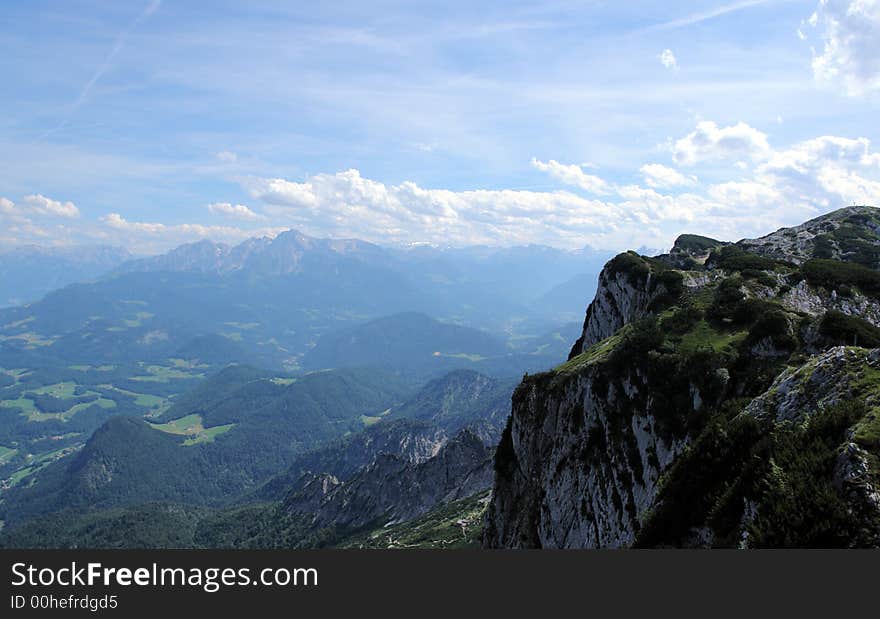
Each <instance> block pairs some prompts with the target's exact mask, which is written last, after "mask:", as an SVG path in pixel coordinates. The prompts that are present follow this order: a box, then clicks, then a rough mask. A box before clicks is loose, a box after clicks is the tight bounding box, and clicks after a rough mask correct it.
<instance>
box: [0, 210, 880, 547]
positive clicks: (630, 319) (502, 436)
mask: <svg viewBox="0 0 880 619" xmlns="http://www.w3.org/2000/svg"><path fill="white" fill-rule="evenodd" d="M588 253H589V252H588ZM573 256H576V258H572V257H573ZM596 257H597V256H595V255H592V254H590V257H589V258H586V254H583V253H582V254H577V255H576V254H565V253H564V252H556V251H555V250H548V249H547V248H536V247H528V248H515V249H511V250H490V249H487V248H470V249H462V250H454V251H452V250H440V249H436V248H430V247H417V248H409V249H405V250H404V249H388V248H381V247H378V246H375V245H371V244H368V243H362V242H359V241H327V240H316V239H310V238H309V237H306V236H304V235H300V234H298V233H295V232H290V233H286V234H283V235H280V236H279V237H277V238H276V239H256V240H252V241H248V242H246V243H244V244H242V245H239V246H235V247H229V246H225V245H216V244H212V243H207V242H205V243H199V244H194V245H190V246H184V247H182V248H179V249H178V250H175V251H173V252H170V253H169V254H166V255H164V256H160V257H155V258H149V259H139V260H136V261H129V262H126V263H123V264H121V265H119V266H117V267H116V268H115V270H114V271H113V272H112V273H110V274H108V275H106V276H105V277H103V278H100V279H99V280H98V281H96V282H92V283H87V284H75V285H71V286H68V287H67V288H64V289H62V290H60V291H56V292H53V293H50V294H49V295H47V296H46V297H45V298H44V299H43V300H42V301H39V302H36V303H33V304H31V305H30V306H28V307H19V308H13V309H10V310H4V311H3V312H0V316H2V317H3V320H0V322H2V323H4V324H5V326H4V327H2V339H0V347H2V348H0V407H2V408H0V477H3V489H2V493H0V519H2V520H3V521H4V526H3V528H2V530H0V546H3V547H19V548H20V547H77V546H88V547H107V548H129V547H147V548H159V547H195V548H315V547H346V548H351V547H356V548H364V547H366V548H403V547H426V548H461V547H475V546H479V545H482V546H484V547H487V548H627V547H651V548H654V547H688V548H690V547H734V548H765V547H876V546H878V545H880V494H878V488H880V465H878V462H880V438H878V437H880V421H878V419H880V417H878V414H880V410H878V406H880V354H878V347H880V211H878V209H876V208H873V207H848V208H845V209H840V210H838V211H834V212H832V213H829V214H827V215H824V216H822V217H819V218H816V219H813V220H811V221H808V222H805V223H804V224H802V225H800V226H796V227H793V228H783V229H780V230H777V231H776V232H773V233H771V234H768V235H766V236H764V237H761V238H758V239H743V240H740V241H737V242H731V241H723V240H716V239H713V238H710V237H705V236H699V235H695V234H686V235H682V236H680V237H679V238H678V239H677V240H676V242H675V244H674V246H673V247H672V248H671V250H670V251H669V252H668V253H663V254H660V255H654V256H649V255H645V254H644V253H640V252H636V251H630V252H625V253H621V254H618V255H617V256H615V257H612V258H611V259H610V260H607V261H604V267H603V268H602V269H601V271H600V272H598V274H597V275H596V277H595V281H593V278H592V277H591V276H590V271H589V268H588V266H589V264H585V263H582V264H581V265H580V267H578V266H575V265H573V264H569V262H568V260H569V259H573V260H575V261H576V260H580V259H585V260H586V262H587V263H589V262H590V261H591V260H593V259H595V258H596ZM569 267H570V268H569ZM579 268H580V269H582V270H580V271H578V269H579ZM590 268H591V267H590ZM542 273H545V274H546V273H552V276H547V277H544V278H543V279H540V277H541V275H540V274H542ZM535 278H538V280H536V279H535ZM517 280H521V281H519V282H518V281H517ZM576 288H577V289H580V293H578V292H576ZM594 289H595V294H594ZM133 292H136V295H134V294H133ZM578 294H580V298H581V299H582V302H581V309H582V307H583V304H584V303H585V302H586V299H587V298H588V297H590V296H592V297H593V300H592V302H591V303H589V305H588V306H587V309H586V316H585V317H584V320H583V323H582V324H577V323H573V322H572V321H571V315H570V312H561V313H560V312H557V311H556V309H553V308H552V307H550V306H553V305H554V304H555V303H559V304H560V305H565V306H566V307H568V306H570V305H571V304H573V303H575V302H576V299H577V298H578ZM249 295H251V296H249ZM490 299H491V301H490ZM541 304H546V305H547V306H548V307H544V308H542V307H541ZM248 320H249V321H250V322H247V321H248ZM279 351H283V352H279ZM547 368H550V369H547ZM4 476H5V477H4Z"/></svg>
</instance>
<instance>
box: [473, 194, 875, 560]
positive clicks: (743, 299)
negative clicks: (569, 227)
mask: <svg viewBox="0 0 880 619" xmlns="http://www.w3.org/2000/svg"><path fill="white" fill-rule="evenodd" d="M877 213H878V211H877V209H873V208H869V207H853V208H848V209H842V210H841V211H837V212H835V213H832V214H830V215H829V216H826V217H824V218H818V219H815V220H812V221H810V222H807V223H806V224H804V225H803V226H799V227H798V228H794V229H790V230H780V231H778V232H776V233H774V234H772V235H769V236H767V237H763V238H762V239H757V240H754V241H750V240H746V241H740V242H739V243H737V244H733V245H730V244H725V243H721V242H718V241H714V240H713V239H708V238H706V237H694V236H690V237H687V238H683V240H681V239H680V242H678V243H677V244H676V249H675V250H674V251H673V252H672V253H671V254H669V255H665V256H658V257H656V258H647V257H642V256H638V255H636V254H633V253H631V252H630V253H627V254H621V255H620V256H618V257H617V258H615V259H614V260H612V261H610V262H609V263H608V264H607V265H606V268H605V270H604V271H603V273H602V275H601V277H600V280H599V288H598V292H597V294H596V299H595V300H594V301H593V302H592V303H591V304H590V306H589V309H588V311H587V317H586V321H585V323H584V329H583V333H582V335H581V338H580V339H579V340H578V342H577V343H576V344H575V346H574V347H573V349H572V353H571V356H570V358H569V361H568V362H567V363H565V364H563V365H561V366H559V367H557V368H555V369H554V370H551V371H549V372H545V373H542V374H538V375H533V376H526V377H525V378H524V379H523V382H522V384H521V385H520V386H519V388H518V389H517V390H516V392H515V394H514V398H513V409H512V415H511V418H510V420H509V422H508V426H507V428H506V429H505V431H504V434H503V435H502V439H501V443H500V445H499V447H498V450H497V453H496V457H495V487H494V494H493V498H492V502H491V503H490V506H489V509H488V510H487V514H486V521H485V530H484V545H486V546H488V547H525V548H618V547H629V546H658V545H661V546H663V545H672V546H707V545H711V546H738V547H752V546H816V545H819V546H826V545H827V546H873V545H877V544H878V543H880V495H878V492H877V488H878V479H880V460H878V455H880V421H878V415H880V400H878V396H880V368H878V360H880V357H878V351H877V350H867V349H865V348H853V347H851V346H850V347H846V345H851V344H853V343H854V341H855V342H856V343H860V344H861V345H863V346H864V345H866V344H867V345H871V346H880V329H878V328H877V325H878V322H877V318H878V316H880V314H878V312H880V286H878V285H877V282H878V281H880V273H877V272H876V271H875V270H874V269H873V268H872V266H871V264H872V263H871V261H872V260H873V258H872V256H874V252H875V250H878V248H880V234H878V230H880V227H878V226H877V225H876V224H877V222H878V221H880V217H878V214H877ZM822 239H825V240H824V241H823V240H822ZM853 239H855V240H856V241H858V242H853Z"/></svg>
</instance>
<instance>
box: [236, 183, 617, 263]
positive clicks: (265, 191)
mask: <svg viewBox="0 0 880 619" xmlns="http://www.w3.org/2000/svg"><path fill="white" fill-rule="evenodd" d="M245 186H246V188H247V189H248V190H249V192H250V193H251V195H252V196H253V197H254V198H255V199H259V200H261V201H263V202H264V203H265V204H267V205H268V206H267V207H266V209H265V210H266V211H267V213H269V214H270V215H272V216H273V217H274V219H273V221H277V222H279V223H280V222H281V221H284V222H289V224H290V225H293V226H297V227H302V228H304V229H305V230H307V231H310V232H312V233H315V234H325V235H331V236H349V237H350V236H353V237H358V238H363V239H366V240H371V241H377V242H384V243H389V242H390V243H413V242H432V243H438V244H452V245H469V244H484V243H485V244H492V245H511V244H520V243H535V242H538V243H547V244H553V245H559V246H570V247H572V246H582V245H583V244H584V242H585V239H586V236H585V233H588V234H589V235H593V237H594V238H596V239H601V238H604V237H605V236H606V235H608V234H610V233H612V232H613V231H614V229H615V228H616V227H617V226H619V225H621V224H622V223H623V220H624V219H628V218H629V216H628V215H627V214H626V213H623V212H618V211H617V209H616V207H615V206H614V205H610V204H608V203H605V202H602V201H599V200H594V199H589V198H586V197H582V196H579V195H576V194H573V193H571V192H567V191H555V192H535V191H518V190H510V189H501V190H469V191H451V190H448V189H426V188H423V187H420V186H419V185H417V184H416V183H413V182H409V181H407V182H403V183H401V184H399V185H385V184H384V183H380V182H378V181H375V180H371V179H368V178H364V177H363V176H361V174H360V172H358V171H357V170H347V171H345V172H339V173H336V174H318V175H315V176H312V177H310V178H308V179H306V180H305V181H303V182H293V181H288V180H285V179H277V178H276V179H258V178H256V179H249V180H247V181H246V183H245Z"/></svg>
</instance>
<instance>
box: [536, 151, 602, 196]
mask: <svg viewBox="0 0 880 619" xmlns="http://www.w3.org/2000/svg"><path fill="white" fill-rule="evenodd" d="M532 167H534V168H535V169H537V170H541V171H542V172H547V173H549V174H550V176H552V177H554V178H555V179H557V180H560V181H562V182H563V183H565V184H566V185H573V186H575V187H580V188H581V189H583V190H584V191H588V192H590V193H592V194H596V195H599V196H602V195H606V194H608V193H610V191H611V188H610V187H609V186H608V183H606V182H605V181H604V180H602V179H601V178H599V177H598V176H596V175H594V174H587V173H586V172H584V170H583V168H582V167H581V166H578V165H574V164H563V163H559V162H558V161H554V160H553V159H551V160H550V161H548V162H546V163H545V162H543V161H538V160H537V159H534V158H533V159H532Z"/></svg>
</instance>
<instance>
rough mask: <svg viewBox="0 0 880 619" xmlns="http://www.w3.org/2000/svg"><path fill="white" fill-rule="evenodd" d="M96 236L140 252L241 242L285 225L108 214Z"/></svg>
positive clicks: (268, 234)
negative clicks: (242, 225)
mask: <svg viewBox="0 0 880 619" xmlns="http://www.w3.org/2000/svg"><path fill="white" fill-rule="evenodd" d="M100 223H101V224H102V225H101V226H100V227H99V228H98V229H96V230H94V231H93V235H94V236H95V237H97V238H98V239H101V240H102V241H104V242H108V243H115V244H122V245H125V246H126V247H129V248H130V249H132V250H133V251H135V252H138V253H154V252H157V251H165V250H168V249H170V248H171V247H175V246H177V245H180V244H181V243H188V242H192V241H195V240H200V239H210V240H212V241H217V242H225V243H239V242H241V241H244V240H245V239H248V238H252V237H257V236H275V235H277V234H278V233H279V232H281V231H282V230H284V229H285V228H283V227H267V228H239V227H236V226H211V225H203V224H197V223H182V224H164V223H161V222H143V221H129V220H127V219H126V218H125V217H123V216H122V215H121V214H120V213H108V214H107V215H104V216H102V217H101V218H100Z"/></svg>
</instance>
